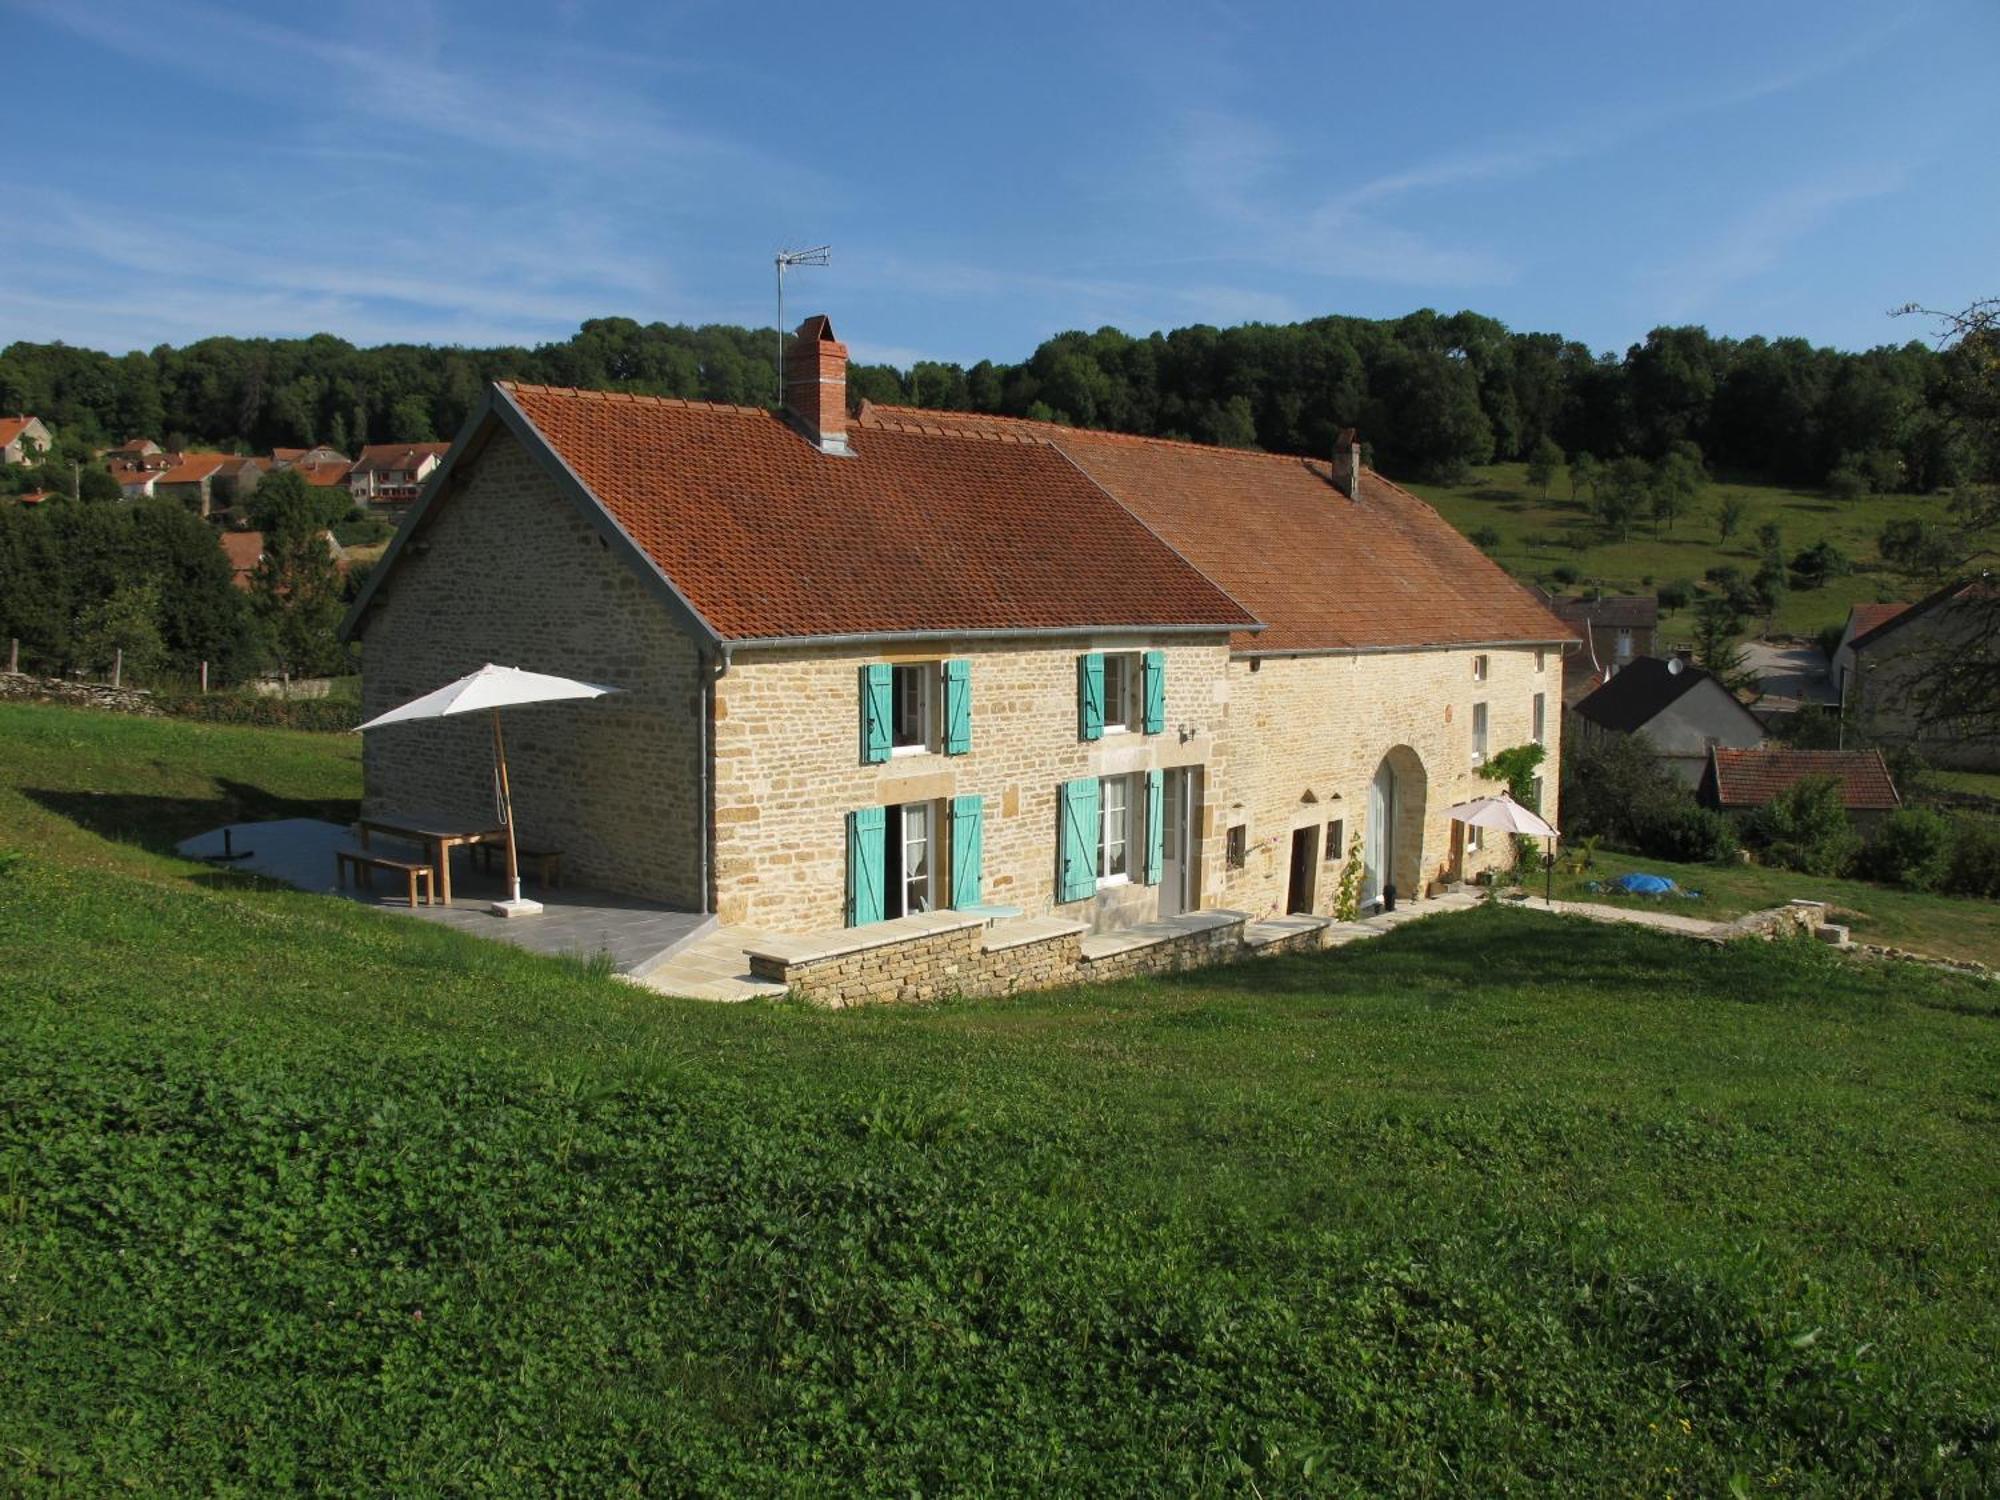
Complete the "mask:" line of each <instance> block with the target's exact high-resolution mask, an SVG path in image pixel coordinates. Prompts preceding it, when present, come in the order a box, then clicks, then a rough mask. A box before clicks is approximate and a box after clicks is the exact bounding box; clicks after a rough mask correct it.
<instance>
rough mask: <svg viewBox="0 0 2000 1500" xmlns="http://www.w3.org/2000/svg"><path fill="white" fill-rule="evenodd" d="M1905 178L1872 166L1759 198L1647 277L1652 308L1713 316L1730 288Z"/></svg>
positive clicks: (1772, 266) (1644, 283) (1896, 170)
mask: <svg viewBox="0 0 2000 1500" xmlns="http://www.w3.org/2000/svg"><path fill="white" fill-rule="evenodd" d="M1904 180H1905V179H1904V176H1903V171H1902V169H1901V168H1900V167H1896V166H1873V167H1864V168H1855V169H1850V170H1847V171H1843V172H1839V173H1836V174H1834V175H1832V176H1828V177H1822V178H1816V179H1812V180H1809V181H1805V182H1800V183H1796V184H1794V185H1793V186H1791V187H1789V188H1784V189H1780V190H1778V191H1775V192H1769V193H1765V194H1762V195H1760V196H1759V197H1758V198H1757V200H1756V201H1755V202H1754V203H1752V204H1751V205H1750V206H1749V207H1748V208H1746V209H1745V210H1744V211H1743V212H1742V213H1740V214H1738V215H1737V216H1736V217H1735V218H1734V219H1732V220H1730V221H1728V222H1727V223H1724V224H1723V225H1721V226H1720V227H1719V228H1718V229H1716V230H1715V231H1714V232H1713V233H1710V234H1704V235H1703V236H1701V239H1700V243H1699V244H1698V245H1696V246H1695V247H1693V248H1692V249H1690V250H1689V251H1688V252H1687V253H1686V254H1684V255H1682V256H1681V257H1680V258H1678V259H1676V260H1674V261H1672V262H1670V263H1668V264H1666V265H1663V266H1658V267H1655V268H1653V269H1651V270H1647V271H1642V272H1641V273H1640V276H1639V282H1640V285H1641V287H1642V288H1643V290H1644V292H1645V295H1646V300H1647V303H1648V305H1649V306H1653V307H1656V308H1658V309H1660V311H1661V313H1662V314H1663V315H1664V316H1665V317H1667V318H1669V319H1672V320H1680V319H1685V318H1692V317H1695V316H1697V315H1700V314H1704V313H1708V312H1711V311H1713V308H1714V304H1715V300H1716V298H1717V297H1718V296H1720V295H1721V294H1722V292H1723V291H1725V290H1726V289H1727V288H1729V287H1731V286H1734V285H1737V284H1738V283H1741V282H1745V281H1750V280H1753V279H1755V278H1756V277H1759V276H1762V275H1764V274H1766V273H1767V272H1770V271H1773V270H1776V269H1777V268H1778V267H1779V266H1781V265H1782V264H1783V263H1784V262H1785V259H1786V256H1787V254H1788V252H1790V251H1791V250H1792V248H1793V247H1794V246H1796V245H1797V244H1798V243H1799V242H1800V241H1802V240H1804V239H1806V238H1807V237H1808V236H1809V235H1812V234H1814V233H1816V232H1817V231H1819V230H1821V229H1823V228H1824V227H1825V226H1826V225H1828V224H1829V223H1831V222H1833V220H1835V219H1836V218H1837V217H1838V216H1839V215H1840V213H1841V211H1842V210H1844V209H1847V208H1850V207H1852V206H1853V205H1855V204H1857V203H1863V202H1866V201H1867V200H1869V199H1871V198H1880V197H1884V196H1886V195H1888V194H1890V193H1894V192H1897V191H1898V190H1900V189H1901V188H1902V186H1903V183H1904Z"/></svg>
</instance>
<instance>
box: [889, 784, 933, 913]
mask: <svg viewBox="0 0 2000 1500" xmlns="http://www.w3.org/2000/svg"><path fill="white" fill-rule="evenodd" d="M885 811H886V812H887V814H888V815H887V816H886V817H885V818H883V820H882V824H883V828H882V833H883V839H884V841H885V842H886V843H888V844H890V845H892V846H893V847H894V848H895V849H896V859H895V871H896V879H895V880H894V882H893V883H892V882H890V881H887V880H884V882H883V887H884V889H883V891H882V916H883V919H884V920H885V921H886V920H888V919H891V918H894V917H907V916H912V915H914V913H912V912H911V910H910V884H911V879H910V848H911V844H910V823H911V818H910V814H911V813H913V812H914V813H916V814H917V816H918V819H919V820H921V822H922V825H923V837H922V839H921V840H919V842H918V845H917V847H918V848H920V849H922V850H923V860H924V873H923V875H922V877H921V878H922V880H923V891H922V897H921V899H922V901H923V903H924V904H923V906H922V908H921V910H923V911H936V910H937V904H938V899H937V893H938V844H937V836H938V822H939V819H938V815H937V804H936V803H934V802H892V803H891V804H889V806H888V807H887V808H886V809H885ZM885 853H886V851H885ZM888 868H889V864H888V861H887V860H886V859H885V860H884V864H883V870H884V873H885V875H886V873H887V870H888Z"/></svg>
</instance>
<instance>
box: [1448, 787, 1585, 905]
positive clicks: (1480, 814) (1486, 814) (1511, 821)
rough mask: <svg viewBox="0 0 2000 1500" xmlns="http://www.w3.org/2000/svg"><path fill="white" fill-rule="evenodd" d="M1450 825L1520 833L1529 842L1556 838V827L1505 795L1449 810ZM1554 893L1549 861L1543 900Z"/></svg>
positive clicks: (1553, 874)
mask: <svg viewBox="0 0 2000 1500" xmlns="http://www.w3.org/2000/svg"><path fill="white" fill-rule="evenodd" d="M1451 820H1452V822H1454V823H1469V824H1471V825H1473V826H1474V827H1477V828H1492V829H1496V830H1498V831H1500V832H1502V833H1523V834H1526V835H1528V837H1530V838H1537V839H1549V840H1551V841H1553V840H1555V839H1557V838H1560V837H1561V835H1560V834H1558V833H1557V832H1556V825H1555V824H1553V823H1551V822H1550V821H1549V820H1548V819H1547V818H1545V817H1543V816H1542V815H1541V814H1540V813H1538V812H1536V811H1535V810H1534V809H1533V808H1531V807H1523V806H1521V804H1520V803H1518V802H1516V801H1515V800H1514V799H1513V797H1511V796H1510V795H1508V794H1507V792H1505V791H1501V792H1500V793H1498V794H1497V795H1495V796H1492V797H1474V798H1473V799H1472V800H1471V801H1470V802H1461V803H1459V804H1458V805H1457V806H1456V807H1454V808H1452V810H1451ZM1555 890H1556V867H1555V863H1554V861H1553V860H1551V861H1550V862H1549V865H1548V890H1547V893H1546V895H1545V899H1546V900H1549V901H1553V900H1554V899H1555Z"/></svg>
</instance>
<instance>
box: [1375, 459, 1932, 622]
mask: <svg viewBox="0 0 2000 1500" xmlns="http://www.w3.org/2000/svg"><path fill="white" fill-rule="evenodd" d="M1408 488H1409V489H1410V490H1412V491H1413V492H1414V493H1416V494H1419V495H1421V496H1423V498H1424V499H1426V500H1428V501H1430V502H1431V504H1433V505H1435V506H1436V507H1437V508H1438V510H1439V511H1440V512H1441V513H1442V514H1443V515H1444V517H1445V519H1446V520H1448V521H1450V522H1451V523H1452V524H1453V525H1454V526H1456V527H1458V529H1459V530H1461V531H1463V532H1465V533H1466V534H1467V535H1470V534H1471V533H1473V532H1475V531H1478V530H1479V529H1480V528H1481V527H1487V526H1490V527H1491V528H1492V529H1493V530H1494V531H1496V532H1498V533H1499V534H1500V544H1499V545H1498V546H1497V547H1495V548H1493V549H1492V556H1493V557H1494V559H1495V560H1496V561H1497V562H1499V563H1500V564H1501V566H1503V567H1505V568H1506V569H1507V570H1508V571H1509V572H1510V573H1512V574H1514V576H1515V577H1517V578H1520V579H1521V580H1523V581H1524V582H1527V583H1539V584H1542V585H1544V586H1546V587H1551V588H1555V589H1557V591H1558V592H1565V591H1573V589H1572V590H1565V589H1564V588H1563V586H1562V585H1558V584H1556V583H1555V582H1554V581H1553V579H1552V578H1551V576H1550V574H1551V572H1552V571H1553V570H1554V569H1555V568H1557V567H1559V566H1561V565H1563V564H1568V565H1569V566H1570V567H1573V568H1575V569H1577V571H1578V572H1579V573H1580V574H1581V575H1582V577H1583V579H1584V581H1585V582H1587V583H1595V584H1600V585H1602V586H1603V587H1604V589H1605V590H1606V591H1607V592H1611V593H1651V592H1652V591H1653V589H1654V588H1656V587H1658V586H1659V585H1660V584H1664V583H1670V582H1672V581H1673V580H1675V579H1680V578H1685V579H1688V580H1691V581H1693V582H1695V583H1699V582H1700V581H1701V576H1702V574H1703V573H1704V572H1706V571H1707V570H1708V569H1709V568H1712V567H1718V566H1720V565H1722V564H1724V563H1733V564H1735V565H1736V566H1737V567H1739V568H1741V569H1742V570H1743V573H1744V576H1745V577H1748V576H1749V575H1750V574H1752V573H1755V572H1756V571H1757V562H1758V557H1757V528H1758V527H1759V526H1760V525H1762V524H1763V523H1764V522H1765V521H1776V522H1777V523H1778V524H1779V525H1780V526H1781V527H1783V528H1784V535H1785V556H1786V557H1787V558H1790V557H1792V556H1793V555H1795V554H1796V553H1797V552H1799V551H1800V550H1801V549H1802V548H1805V547H1809V546H1811V545H1812V544H1813V543H1814V542H1817V541H1820V540H1822V539H1825V540H1829V541H1832V542H1833V543H1834V544H1835V545H1837V546H1838V547H1839V548H1840V549H1841V550H1842V551H1843V552H1845V553H1846V554H1847V555H1848V556H1849V557H1851V558H1853V559H1854V561H1855V563H1856V570H1855V571H1854V572H1853V573H1852V574H1850V575H1849V576H1848V577H1845V578H1836V579H1833V580H1832V581H1831V582H1829V583H1828V584H1827V585H1826V586H1825V587H1824V588H1819V589H1812V590H1805V589H1794V590H1792V591H1791V592H1790V593H1789V594H1787V595H1786V597H1785V602H1784V605H1783V607H1782V608H1780V610H1779V611H1778V616H1777V620H1776V625H1775V628H1776V630H1777V632H1778V633H1779V634H1790V635H1799V636H1804V637H1808V638H1809V637H1811V636H1812V635H1813V633H1814V632H1816V631H1817V630H1818V629H1819V628H1820V627H1821V626H1822V625H1826V624H1829V623H1837V622H1839V621H1842V620H1845V619H1846V618H1847V610H1848V607H1849V606H1850V605H1853V604H1858V603H1866V602H1872V601H1874V600H1876V599H1884V598H1896V597H1900V596H1901V592H1902V590H1901V586H1900V585H1899V584H1898V582H1897V581H1896V579H1895V578H1893V577H1892V576H1890V575H1889V574H1886V573H1883V572H1881V571H1879V568H1878V561H1879V560H1878V558H1877V555H1876V551H1875V538H1876V536H1877V534H1878V533H1879V532H1880V531H1881V529H1882V525H1883V523H1884V522H1885V521H1889V520H1891V519H1894V518H1897V517H1902V516H1925V517H1931V518H1935V517H1937V516H1938V515H1939V514H1940V513H1941V510H1942V507H1943V504H1944V502H1943V501H1942V500H1941V499H1939V498H1937V497H1935V496H1920V495H1870V496H1866V497H1864V498H1862V499H1859V500H1831V499H1828V498H1827V497H1826V496H1825V495H1824V494H1821V493H1819V492H1817V491H1814V490H1788V489H1781V488H1776V487H1773V486H1768V485H1753V484H1710V485H1708V486H1706V487H1705V488H1704V489H1703V491H1702V495H1701V498H1700V499H1699V500H1698V501H1697V502H1696V508H1695V510H1694V512H1693V513H1692V514H1689V515H1686V516H1683V517H1682V518H1681V519H1680V520H1679V521H1678V522H1677V523H1676V524H1675V527H1674V529H1673V530H1672V531H1671V532H1663V533H1661V534H1660V535H1658V536H1655V535H1654V534H1653V530H1652V524H1651V522H1650V521H1644V522H1638V523H1635V524H1634V526H1633V528H1632V535H1631V537H1630V538H1629V539H1628V540H1626V541H1622V542H1620V541H1616V540H1609V541H1607V540H1606V539H1605V533H1604V530H1603V528H1602V527H1600V526H1599V525H1598V524H1597V522H1596V521H1594V520H1592V519H1591V516H1590V512H1589V502H1588V496H1586V497H1584V498H1583V499H1580V500H1571V499H1570V498H1569V476H1568V474H1567V472H1564V473H1562V474H1558V475H1557V477H1556V482H1555V483H1554V484H1553V485H1551V486H1550V489H1549V498H1548V499H1547V500H1546V501H1545V500H1543V499H1542V497H1541V491H1540V490H1539V489H1537V488H1536V487H1535V486H1534V485H1531V484H1529V483H1528V479H1527V472H1526V467H1525V466H1524V465H1522V464H1493V465H1491V466H1489V467H1486V468H1481V469H1476V470H1474V471H1473V475H1472V477H1471V479H1470V480H1468V481H1467V482H1466V483H1464V484H1458V485H1439V484H1411V485H1409V486H1408ZM1729 496H1735V497H1736V498H1738V499H1740V500H1742V501H1743V502H1744V504H1745V505H1746V506H1748V507H1749V513H1748V515H1747V516H1746V517H1745V519H1744V522H1743V525H1742V528H1741V529H1740V530H1739V531H1738V533H1737V534H1736V535H1735V536H1734V537H1732V538H1730V540H1729V541H1728V542H1726V543H1724V542H1722V541H1720V540H1719V539H1718V537H1717V534H1716V527H1715V512H1716V510H1717V508H1718V507H1719V506H1720V505H1721V504H1722V502H1723V500H1724V498H1726V497H1729ZM1572 539H1583V540H1585V541H1586V542H1587V543H1588V545H1587V546H1585V547H1584V548H1583V550H1581V551H1579V550H1576V549H1575V548H1574V547H1573V546H1572V545H1571V542H1572ZM1648 578H1650V579H1652V580H1653V582H1652V583H1651V584H1648V583H1646V582H1645V580H1646V579H1648ZM1661 623H1662V627H1663V630H1664V632H1665V634H1666V635H1667V637H1668V638H1669V639H1670V640H1673V641H1676V642H1682V641H1686V640H1691V639H1692V638H1693V633H1694V621H1693V612H1692V611H1689V610H1683V611H1681V612H1680V613H1679V614H1678V615H1673V616H1666V617H1664V618H1663V619H1662V622H1661Z"/></svg>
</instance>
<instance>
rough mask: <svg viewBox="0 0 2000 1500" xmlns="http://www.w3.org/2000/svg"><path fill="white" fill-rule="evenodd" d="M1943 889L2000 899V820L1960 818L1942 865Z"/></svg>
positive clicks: (1958, 893) (1965, 894)
mask: <svg viewBox="0 0 2000 1500" xmlns="http://www.w3.org/2000/svg"><path fill="white" fill-rule="evenodd" d="M1944 889H1945V890H1947V891H1949V892H1950V893H1951V894H1952V895H1954V896H1985V897H1987V898H1988V899H1989V900H1996V899H2000V823H1995V822H1991V821H1990V820H1988V819H1985V818H1964V819H1961V820H1960V821H1959V824H1958V828H1957V831H1956V832H1955V834H1954V835H1953V837H1952V841H1951V858H1950V861H1949V862H1948V863H1947V864H1946V866H1945V874H1944Z"/></svg>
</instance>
